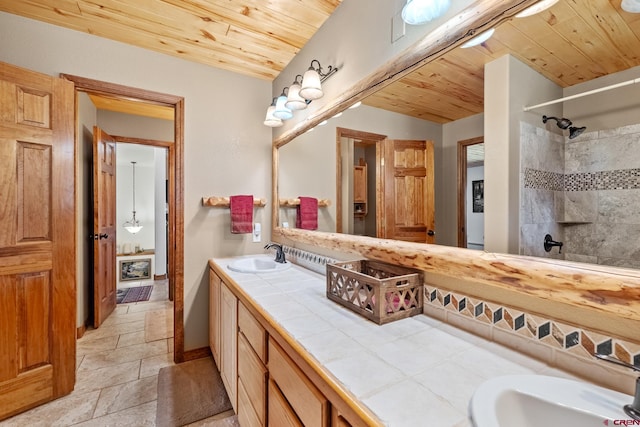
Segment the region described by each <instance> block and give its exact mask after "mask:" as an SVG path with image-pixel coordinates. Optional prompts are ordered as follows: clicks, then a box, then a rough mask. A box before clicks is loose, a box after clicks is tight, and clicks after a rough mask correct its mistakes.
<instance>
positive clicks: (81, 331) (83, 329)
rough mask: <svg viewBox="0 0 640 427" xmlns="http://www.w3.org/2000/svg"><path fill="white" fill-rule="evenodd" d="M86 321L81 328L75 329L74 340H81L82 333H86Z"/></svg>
mask: <svg viewBox="0 0 640 427" xmlns="http://www.w3.org/2000/svg"><path fill="white" fill-rule="evenodd" d="M87 320H88V319H87ZM87 320H85V321H84V324H83V325H82V326H78V328H77V329H76V339H77V340H79V339H80V338H82V336H83V335H84V333H85V332H87Z"/></svg>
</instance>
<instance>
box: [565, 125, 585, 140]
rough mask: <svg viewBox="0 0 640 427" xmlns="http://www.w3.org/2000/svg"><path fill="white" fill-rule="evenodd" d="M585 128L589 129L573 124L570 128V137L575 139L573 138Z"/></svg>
mask: <svg viewBox="0 0 640 427" xmlns="http://www.w3.org/2000/svg"><path fill="white" fill-rule="evenodd" d="M585 130H587V128H586V126H582V127H580V128H577V127H575V126H571V127H570V128H569V139H573V138H575V137H577V136H578V135H580V134H581V133H582V132H584V131H585Z"/></svg>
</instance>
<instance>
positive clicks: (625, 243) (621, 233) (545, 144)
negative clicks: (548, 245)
mask: <svg viewBox="0 0 640 427" xmlns="http://www.w3.org/2000/svg"><path fill="white" fill-rule="evenodd" d="M558 138H559V139H558ZM521 141H522V160H521V172H522V177H521V191H522V193H521V213H520V223H521V227H520V230H521V231H520V233H521V239H520V253H521V254H523V255H534V256H547V257H548V256H549V255H550V254H547V253H545V252H544V250H543V249H542V243H541V242H542V239H543V238H544V234H546V233H547V232H548V233H550V234H552V235H553V237H554V239H555V240H561V241H563V242H564V247H563V256H564V259H567V260H571V261H580V262H590V263H596V264H605V265H614V266H619V267H632V268H640V239H638V238H637V236H640V214H639V213H638V212H640V124H638V125H631V126H624V127H621V128H617V129H609V130H602V131H596V132H589V133H585V134H583V135H581V136H579V137H578V138H576V139H573V140H569V139H567V140H566V143H565V142H564V141H563V138H562V137H560V136H559V135H556V134H553V133H551V132H548V131H546V130H545V129H542V128H538V127H536V126H532V125H529V124H526V123H523V124H521ZM558 142H559V143H560V144H563V143H564V144H563V145H564V150H563V152H562V153H558V152H557V145H558ZM536 143H538V144H539V146H536V145H535V144H536ZM548 156H557V157H556V158H555V159H554V160H551V159H550V158H549V157H548ZM559 159H563V161H564V165H563V167H562V168H560V169H559V168H558V165H557V163H558V161H557V160H559ZM559 182H561V184H559ZM550 193H553V200H550ZM549 217H553V220H552V221H554V222H556V224H555V225H554V224H553V223H552V222H550V221H548V220H549ZM545 230H547V231H545ZM549 230H553V231H549ZM554 233H556V234H557V236H558V237H557V238H556V234H554ZM554 254H555V255H554ZM551 256H552V257H554V258H558V256H557V249H555V248H554V249H553V250H552V252H551Z"/></svg>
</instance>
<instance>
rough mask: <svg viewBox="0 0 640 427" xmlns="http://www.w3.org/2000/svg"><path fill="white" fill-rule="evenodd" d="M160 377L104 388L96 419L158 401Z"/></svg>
mask: <svg viewBox="0 0 640 427" xmlns="http://www.w3.org/2000/svg"><path fill="white" fill-rule="evenodd" d="M157 398H158V376H157V375H156V376H152V377H148V378H143V379H140V380H135V381H131V382H128V383H124V384H118V385H115V386H111V387H106V388H103V389H102V390H101V392H100V398H99V399H98V403H97V404H96V410H95V412H94V414H93V417H94V418H97V417H101V416H103V415H107V414H112V413H114V412H118V411H122V410H123V409H127V408H132V407H134V406H138V405H141V404H143V403H148V402H152V401H154V400H156V399H157Z"/></svg>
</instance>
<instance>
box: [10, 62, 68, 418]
mask: <svg viewBox="0 0 640 427" xmlns="http://www.w3.org/2000/svg"><path fill="white" fill-rule="evenodd" d="M73 105H74V98H73V84H71V83H70V82H67V81H64V80H62V79H58V78H53V77H50V76H46V75H42V74H38V73H34V72H31V71H28V70H25V69H21V68H18V67H14V66H11V65H9V64H4V63H0V189H1V191H0V419H4V418H7V417H9V416H11V415H13V414H16V413H18V412H21V411H24V410H26V409H28V408H31V407H33V406H36V405H38V404H40V403H43V402H46V401H49V400H52V399H55V398H57V397H60V396H63V395H65V394H68V393H70V392H71V390H72V389H73V385H74V382H75V333H76V296H75V289H76V288H75V287H76V282H75V280H76V279H75V269H76V259H75V169H74V166H75V164H74V149H75V146H74V140H73V134H74V133H73V123H74V122H73V118H74V116H73Z"/></svg>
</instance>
